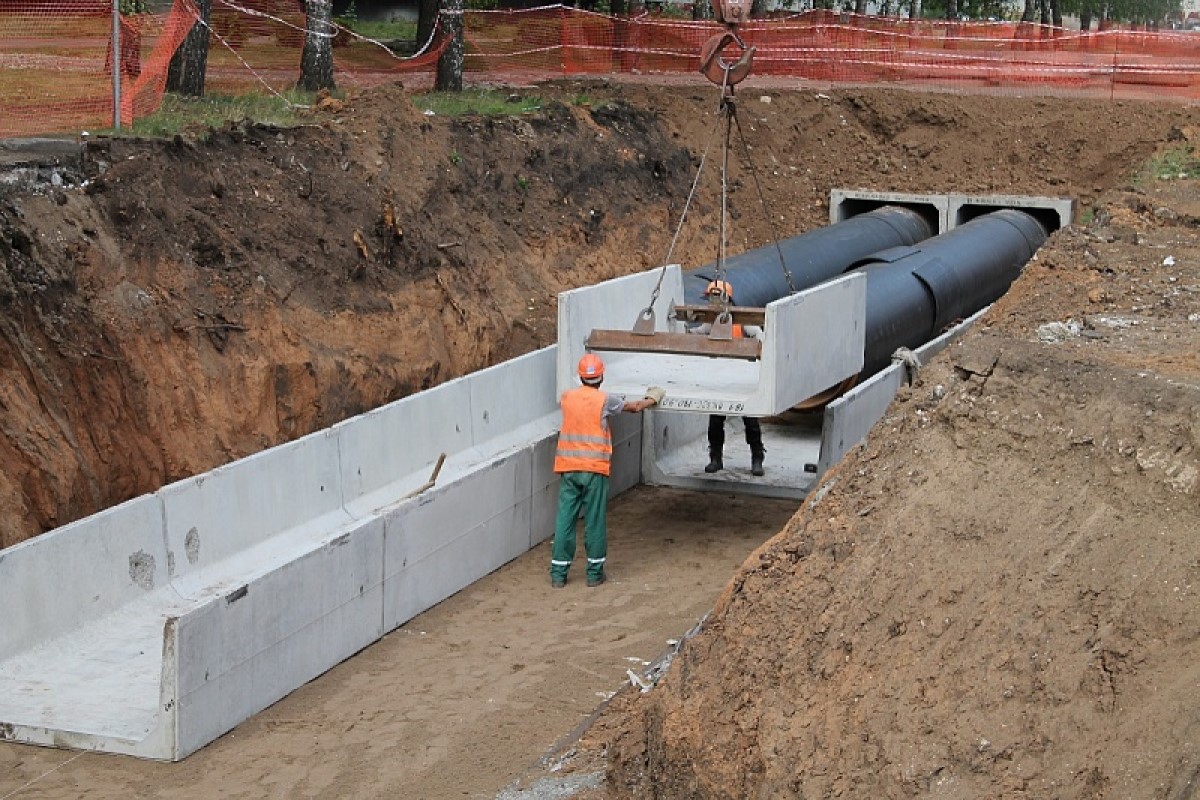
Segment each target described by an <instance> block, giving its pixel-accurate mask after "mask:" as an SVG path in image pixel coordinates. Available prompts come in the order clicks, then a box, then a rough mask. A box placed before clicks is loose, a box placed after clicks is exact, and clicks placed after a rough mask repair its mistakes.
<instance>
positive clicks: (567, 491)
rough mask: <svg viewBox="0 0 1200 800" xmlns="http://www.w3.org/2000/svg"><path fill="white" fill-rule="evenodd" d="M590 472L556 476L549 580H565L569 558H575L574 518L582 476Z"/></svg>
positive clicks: (581, 492)
mask: <svg viewBox="0 0 1200 800" xmlns="http://www.w3.org/2000/svg"><path fill="white" fill-rule="evenodd" d="M590 474H591V473H587V472H563V473H561V474H560V475H559V476H558V516H557V517H555V519H554V547H553V548H552V549H551V551H550V582H551V583H562V582H565V581H566V580H567V571H568V570H570V569H571V559H573V558H575V520H577V519H579V507H580V505H582V503H583V498H584V495H583V490H584V484H583V483H582V482H581V479H582V478H586V477H588V476H589V475H590Z"/></svg>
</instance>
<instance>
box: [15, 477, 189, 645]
mask: <svg viewBox="0 0 1200 800" xmlns="http://www.w3.org/2000/svg"><path fill="white" fill-rule="evenodd" d="M162 513H163V512H162V501H161V500H160V499H159V498H158V497H157V496H156V495H144V496H142V497H139V498H136V499H134V500H130V501H129V502H126V503H122V504H121V505H119V506H115V507H113V508H110V509H108V510H106V511H102V512H100V513H99V514H94V515H92V516H90V517H87V518H86V519H82V520H79V521H78V522H74V523H71V524H70V525H66V526H64V527H62V528H59V529H57V530H55V531H51V532H50V533H46V534H44V535H42V536H38V537H36V538H34V539H30V540H28V541H25V542H22V543H21V544H18V545H15V546H14V547H10V548H8V549H6V550H3V551H0V587H3V593H4V596H5V597H9V598H20V613H7V614H5V620H4V624H3V625H0V660H4V659H7V658H9V657H11V656H14V655H16V654H17V653H20V652H21V651H23V650H25V649H26V648H30V647H33V646H34V645H36V644H37V643H39V642H42V641H45V640H47V639H50V638H54V637H57V636H61V635H63V634H66V633H68V632H69V631H71V630H74V629H76V628H79V627H81V626H84V625H87V624H88V623H90V622H92V621H94V620H96V619H99V618H101V617H103V616H105V615H107V614H110V613H111V612H113V611H115V610H116V609H118V608H120V607H121V606H122V605H124V604H125V603H128V602H132V601H135V600H138V599H140V598H143V597H145V596H146V595H147V594H149V593H150V592H151V591H153V590H154V589H155V588H161V587H162V586H165V585H166V582H167V561H168V559H167V551H166V547H165V544H164V541H163V522H162Z"/></svg>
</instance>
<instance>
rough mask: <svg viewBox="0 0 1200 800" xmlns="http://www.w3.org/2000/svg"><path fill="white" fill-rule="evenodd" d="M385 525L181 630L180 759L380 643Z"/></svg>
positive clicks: (356, 534) (198, 614) (356, 533)
mask: <svg viewBox="0 0 1200 800" xmlns="http://www.w3.org/2000/svg"><path fill="white" fill-rule="evenodd" d="M383 529H384V525H383V521H382V520H381V519H375V520H371V521H369V522H367V523H364V524H362V525H360V526H358V527H356V528H354V529H353V530H351V531H348V532H346V533H345V534H343V535H341V536H339V537H337V538H335V539H333V540H332V541H329V542H327V543H326V544H325V545H324V546H322V547H320V548H318V549H316V550H312V551H310V552H308V553H306V554H303V555H300V556H298V557H297V558H295V559H294V560H292V561H290V562H288V563H286V564H284V565H283V566H281V567H280V568H279V569H277V570H274V571H272V572H270V573H269V574H266V575H263V576H261V577H260V578H258V579H256V580H254V581H252V582H250V583H248V584H246V585H245V586H243V587H239V588H238V589H236V590H234V591H231V592H230V593H228V594H226V595H225V596H223V597H217V598H213V599H211V600H209V601H208V602H207V603H206V604H205V605H203V606H202V607H200V608H198V609H196V610H195V611H193V612H192V613H189V614H187V615H185V616H184V617H182V618H181V619H180V621H179V676H178V684H179V685H178V704H179V755H178V757H183V756H185V755H187V754H189V753H191V752H193V751H195V750H197V749H199V748H200V747H203V746H204V745H205V744H207V743H208V742H210V741H212V740H213V739H214V738H216V737H217V736H220V735H221V734H223V733H225V732H226V731H228V730H231V729H232V728H233V727H235V726H236V725H237V724H238V723H240V722H242V721H243V720H245V719H248V718H249V717H250V716H252V715H253V714H255V713H257V712H258V711H261V710H262V709H264V708H266V707H267V706H269V705H270V704H272V703H274V702H275V701H277V700H279V699H280V698H281V697H283V696H285V695H286V694H288V693H289V692H291V691H292V690H293V689H295V688H296V687H298V686H301V685H303V684H304V683H306V682H307V681H309V680H312V679H313V678H315V677H316V676H317V675H320V674H321V673H322V672H324V671H326V670H328V669H329V668H330V667H332V666H334V665H335V664H337V663H339V662H340V661H342V660H344V659H346V658H348V657H349V656H351V655H353V654H354V653H356V652H358V651H359V650H361V649H362V648H364V647H366V646H367V645H368V644H370V643H371V642H373V641H375V640H376V639H378V638H379V637H380V636H382V635H383V629H382V617H381V615H380V613H379V612H380V608H381V605H382V602H383V601H382V581H383V573H382V564H383Z"/></svg>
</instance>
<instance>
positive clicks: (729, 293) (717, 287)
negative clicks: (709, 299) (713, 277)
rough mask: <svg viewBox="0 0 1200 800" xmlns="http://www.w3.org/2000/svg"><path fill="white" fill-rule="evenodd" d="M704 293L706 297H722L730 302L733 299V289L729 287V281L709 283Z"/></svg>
mask: <svg viewBox="0 0 1200 800" xmlns="http://www.w3.org/2000/svg"><path fill="white" fill-rule="evenodd" d="M704 293H705V294H706V295H713V294H719V295H724V296H725V297H728V298H729V299H730V300H732V299H733V287H732V286H730V285H729V281H709V282H708V286H707V287H706V288H705V290H704Z"/></svg>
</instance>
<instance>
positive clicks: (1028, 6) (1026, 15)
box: [1021, 0, 1034, 22]
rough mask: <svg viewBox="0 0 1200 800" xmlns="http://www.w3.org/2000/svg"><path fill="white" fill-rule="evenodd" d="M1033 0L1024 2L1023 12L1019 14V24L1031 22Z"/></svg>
mask: <svg viewBox="0 0 1200 800" xmlns="http://www.w3.org/2000/svg"><path fill="white" fill-rule="evenodd" d="M1033 3H1034V0H1025V10H1024V11H1022V12H1021V22H1033V16H1034V14H1033V8H1034V6H1033Z"/></svg>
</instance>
